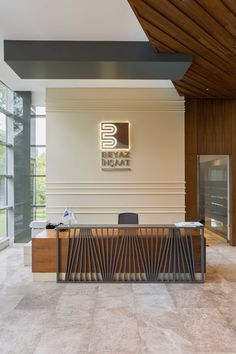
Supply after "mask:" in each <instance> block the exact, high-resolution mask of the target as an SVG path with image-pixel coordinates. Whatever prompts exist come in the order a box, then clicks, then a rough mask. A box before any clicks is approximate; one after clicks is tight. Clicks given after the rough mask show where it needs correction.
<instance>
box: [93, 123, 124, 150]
mask: <svg viewBox="0 0 236 354" xmlns="http://www.w3.org/2000/svg"><path fill="white" fill-rule="evenodd" d="M100 133H101V150H129V123H128V122H120V123H114V122H101V128H100Z"/></svg>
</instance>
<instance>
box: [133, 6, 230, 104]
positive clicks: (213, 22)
mask: <svg viewBox="0 0 236 354" xmlns="http://www.w3.org/2000/svg"><path fill="white" fill-rule="evenodd" d="M128 1H129V3H130V5H131V7H132V9H133V11H134V13H135V14H136V16H137V18H138V20H139V22H140V24H141V26H142V27H143V29H144V31H145V32H146V34H147V36H148V38H149V40H150V42H151V44H152V45H153V47H154V48H155V49H156V50H157V51H158V52H161V53H163V52H164V53H190V54H193V64H192V65H191V67H190V69H189V70H188V71H187V73H186V74H185V75H184V77H183V79H182V80H180V81H174V82H173V83H174V85H175V87H176V89H177V91H178V92H179V94H180V95H183V96H186V97H209V98H211V97H217V98H236V0H128Z"/></svg>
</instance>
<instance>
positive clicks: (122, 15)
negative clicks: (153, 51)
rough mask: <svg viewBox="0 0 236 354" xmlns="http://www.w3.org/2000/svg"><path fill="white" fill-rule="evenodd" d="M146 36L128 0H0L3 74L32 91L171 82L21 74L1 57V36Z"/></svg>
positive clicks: (39, 99) (40, 96)
mask: <svg viewBox="0 0 236 354" xmlns="http://www.w3.org/2000/svg"><path fill="white" fill-rule="evenodd" d="M4 39H12V40H13V39H15V40H20V39H21V40H98V41H99V40H101V41H102V40H103V41H104V40H110V41H118V40H119V41H145V40H147V37H146V35H145V33H144V32H143V30H142V28H141V26H140V24H139V23H138V21H137V19H136V17H135V15H134V14H133V12H132V10H131V8H130V6H129V4H128V1H127V0H40V1H38V0H0V80H1V81H3V82H4V83H5V84H7V85H8V86H9V87H10V88H12V89H13V90H30V91H33V93H34V94H33V99H34V103H35V104H39V105H43V104H44V99H45V88H46V87H173V85H172V83H171V81H169V80H22V79H20V78H19V77H18V76H17V75H16V74H15V73H14V72H13V70H12V69H10V67H9V66H8V65H7V64H6V63H5V62H4V60H3V40H4Z"/></svg>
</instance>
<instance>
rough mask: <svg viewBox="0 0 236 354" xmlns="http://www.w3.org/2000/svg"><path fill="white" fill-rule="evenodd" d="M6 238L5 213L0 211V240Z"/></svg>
mask: <svg viewBox="0 0 236 354" xmlns="http://www.w3.org/2000/svg"><path fill="white" fill-rule="evenodd" d="M6 236H7V211H6V210H0V239H1V238H3V237H6Z"/></svg>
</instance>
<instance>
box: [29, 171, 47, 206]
mask: <svg viewBox="0 0 236 354" xmlns="http://www.w3.org/2000/svg"><path fill="white" fill-rule="evenodd" d="M31 179H32V180H31V186H32V188H33V204H34V205H36V206H38V205H45V202H46V200H45V199H46V198H45V195H46V190H45V189H46V188H45V177H38V176H36V177H31Z"/></svg>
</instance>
